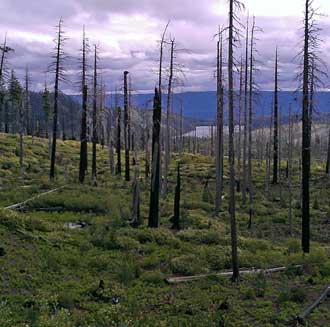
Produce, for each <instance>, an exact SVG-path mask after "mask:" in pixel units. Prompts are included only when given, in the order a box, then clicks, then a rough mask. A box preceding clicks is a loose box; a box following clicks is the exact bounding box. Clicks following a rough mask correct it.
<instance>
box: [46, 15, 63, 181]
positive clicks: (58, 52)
mask: <svg viewBox="0 0 330 327" xmlns="http://www.w3.org/2000/svg"><path fill="white" fill-rule="evenodd" d="M61 48H62V21H61V20H60V21H59V24H58V36H57V44H56V63H55V65H56V66H55V86H54V111H53V139H52V151H51V159H50V172H49V178H50V180H54V178H55V160H56V141H57V115H58V95H59V79H60V60H61Z"/></svg>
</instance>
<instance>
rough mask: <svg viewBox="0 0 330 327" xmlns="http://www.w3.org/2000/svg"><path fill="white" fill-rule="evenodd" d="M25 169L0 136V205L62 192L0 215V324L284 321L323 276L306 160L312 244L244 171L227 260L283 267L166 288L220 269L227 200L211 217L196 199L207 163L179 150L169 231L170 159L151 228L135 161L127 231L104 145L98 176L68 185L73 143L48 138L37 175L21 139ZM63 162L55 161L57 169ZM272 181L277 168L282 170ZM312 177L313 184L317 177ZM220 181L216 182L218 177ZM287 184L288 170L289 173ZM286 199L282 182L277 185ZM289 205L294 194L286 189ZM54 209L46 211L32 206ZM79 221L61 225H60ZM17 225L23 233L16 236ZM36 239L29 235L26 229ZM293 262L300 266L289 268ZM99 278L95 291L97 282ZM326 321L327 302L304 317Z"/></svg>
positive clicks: (327, 254) (322, 215) (325, 208)
mask: <svg viewBox="0 0 330 327" xmlns="http://www.w3.org/2000/svg"><path fill="white" fill-rule="evenodd" d="M25 142H26V158H25V170H24V172H23V173H22V172H21V171H20V169H19V167H18V157H17V144H18V140H17V138H16V137H15V136H13V135H3V134H0V153H1V156H0V185H1V192H0V204H1V206H2V207H4V206H7V205H10V204H13V203H16V202H19V201H23V200H25V199H28V198H30V197H31V196H33V195H35V194H39V193H42V192H44V191H46V190H49V189H52V188H55V187H57V186H59V185H64V184H65V185H66V187H65V188H64V189H63V190H61V191H59V192H56V193H52V194H49V195H46V196H44V197H40V198H38V199H36V200H33V201H31V202H30V203H29V206H28V208H27V211H26V212H11V211H9V210H5V209H2V210H0V248H2V249H3V251H0V254H1V256H0V326H4V327H7V326H8V327H9V326H10V327H12V326H18V327H20V326H22V327H23V326H31V327H32V326H40V327H45V326H59V327H62V326H63V327H64V326H65V327H67V326H69V327H70V326H86V327H87V326H95V327H102V326H104V327H105V326H106V327H108V326H150V327H151V326H180V327H181V326H244V327H246V326H288V325H290V322H291V321H292V319H293V317H294V315H295V314H297V313H299V312H300V311H301V310H302V309H303V308H304V307H306V306H307V305H308V303H310V301H312V300H314V299H315V298H316V296H317V294H318V292H319V291H320V290H321V289H323V288H324V286H325V285H326V284H329V283H330V273H329V271H330V260H329V258H330V247H329V241H330V232H329V228H328V219H329V214H330V209H329V195H330V194H329V193H330V191H329V188H328V187H320V186H324V185H328V184H324V183H329V181H328V180H325V179H324V175H323V173H322V169H323V167H321V166H319V165H314V166H313V179H312V189H311V197H312V199H317V201H316V202H317V203H314V202H315V201H313V205H312V246H311V248H312V251H311V253H310V254H309V255H305V256H303V255H302V254H301V250H300V240H299V237H300V234H299V233H300V217H299V215H300V211H299V209H294V224H293V227H294V237H289V235H288V226H287V212H288V208H287V204H286V203H284V202H285V201H274V199H276V198H278V197H279V188H278V186H276V187H275V186H273V187H272V188H271V192H270V193H269V194H267V193H265V192H264V167H260V171H259V168H258V166H257V165H256V166H255V167H254V176H255V177H256V179H255V181H254V182H255V185H256V194H255V198H254V208H253V209H254V213H255V214H254V217H253V224H252V229H251V230H248V229H247V223H248V214H247V209H246V208H243V207H242V206H241V200H240V199H241V195H240V194H237V207H238V210H237V221H238V234H239V249H238V251H239V262H240V266H241V267H256V268H266V267H275V266H281V265H285V266H287V267H288V268H287V270H286V272H285V273H280V274H274V275H272V276H263V275H257V276H244V278H243V279H242V280H241V282H240V283H239V284H238V285H233V284H232V283H231V282H230V280H229V279H227V278H220V277H212V278H206V279H204V280H200V281H195V282H192V283H188V284H178V285H175V286H170V285H168V284H166V282H165V278H166V277H168V276H173V275H190V274H200V273H212V272H217V271H222V270H227V269H230V267H231V247H230V225H229V215H228V213H227V209H228V206H227V199H225V200H224V203H223V210H222V212H221V215H220V217H219V218H216V217H213V205H212V204H211V203H209V202H208V201H205V199H204V201H203V187H202V185H203V184H204V182H205V179H206V176H208V175H210V176H211V178H210V181H209V191H210V194H211V195H212V196H213V197H214V192H215V181H214V174H215V172H214V167H213V159H212V158H209V157H203V156H199V155H190V154H185V155H184V157H183V160H182V161H183V164H182V219H183V226H184V230H182V231H180V232H174V231H172V230H170V229H169V227H170V223H169V218H170V216H171V214H172V208H173V192H174V186H175V178H176V175H175V159H176V156H175V155H173V158H174V160H173V162H172V164H171V167H170V168H171V171H170V182H169V189H170V194H169V196H168V199H167V200H163V199H162V200H161V205H160V207H161V212H160V215H161V217H160V220H161V226H160V228H159V229H148V228H147V227H146V218H147V216H148V200H149V187H148V183H146V181H145V180H144V178H143V176H144V172H143V167H144V163H143V156H141V169H142V171H141V191H142V194H141V215H142V217H144V218H145V223H144V225H143V226H141V227H140V228H138V229H133V228H131V227H130V226H129V224H128V220H129V219H130V212H131V202H132V199H131V183H127V182H125V181H124V180H123V178H119V177H118V176H117V177H116V176H115V177H114V176H110V174H109V169H108V166H107V160H108V152H107V150H106V149H102V148H101V147H99V148H98V182H97V186H94V185H93V183H92V182H91V180H90V176H89V177H88V178H87V181H86V184H85V185H78V184H77V182H76V181H77V174H78V163H79V161H78V160H79V144H78V143H77V142H73V141H66V142H61V141H59V142H58V158H57V159H58V160H57V168H56V170H57V174H56V176H57V177H56V180H55V182H54V183H50V182H49V181H48V169H49V160H48V154H47V149H48V142H47V140H42V139H37V138H35V139H34V142H33V144H32V140H31V138H29V137H26V138H25ZM65 167H66V168H65ZM283 177H284V174H283ZM321 180H323V182H322V183H320V181H321ZM225 182H226V183H227V178H225ZM294 183H295V184H298V173H297V174H295V181H294ZM282 194H283V199H287V196H286V188H285V187H284V186H283V189H282ZM294 198H295V200H296V201H297V200H299V189H298V188H297V189H295V194H294ZM39 208H55V209H56V210H55V211H50V212H45V211H38V210H37V209H39ZM78 221H85V222H87V227H86V228H83V229H77V230H70V229H69V228H68V227H67V223H69V222H78ZM18 230H23V231H25V234H24V235H23V234H22V233H19V232H18ZM36 235H38V236H42V237H43V238H45V239H47V240H48V241H49V242H45V240H44V239H43V238H35V237H33V236H36ZM300 263H305V264H306V269H305V271H304V272H303V273H301V271H299V270H296V269H295V268H294V267H293V265H294V264H300ZM100 285H102V287H100ZM329 321H330V314H329V312H328V310H327V304H324V305H321V306H320V307H319V308H318V309H317V310H315V312H314V313H313V314H312V315H311V316H310V320H309V323H310V324H311V325H312V326H326V323H327V322H329Z"/></svg>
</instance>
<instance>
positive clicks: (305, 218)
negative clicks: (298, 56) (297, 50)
mask: <svg viewBox="0 0 330 327" xmlns="http://www.w3.org/2000/svg"><path fill="white" fill-rule="evenodd" d="M309 21H310V15H309V0H306V6H305V39H304V71H303V103H302V107H303V112H302V249H303V252H304V253H309V251H310V208H309V203H310V195H309V178H310V136H309V134H310V133H309V130H310V120H309V118H310V117H309V98H308V95H309V92H308V78H309V65H310V60H309V56H310V54H309Z"/></svg>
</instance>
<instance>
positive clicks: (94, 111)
mask: <svg viewBox="0 0 330 327" xmlns="http://www.w3.org/2000/svg"><path fill="white" fill-rule="evenodd" d="M97 60H98V58H97V46H96V45H94V74H93V116H92V120H93V134H92V180H93V181H94V182H95V181H96V144H97V141H98V137H97V85H98V84H97V83H98V80H97V75H98V71H97V70H98V68H97Z"/></svg>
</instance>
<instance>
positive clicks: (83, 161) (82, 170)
mask: <svg viewBox="0 0 330 327" xmlns="http://www.w3.org/2000/svg"><path fill="white" fill-rule="evenodd" d="M86 170H87V85H84V86H83V102H82V115H81V134H80V161H79V182H80V183H83V182H84V180H85V174H86Z"/></svg>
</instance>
